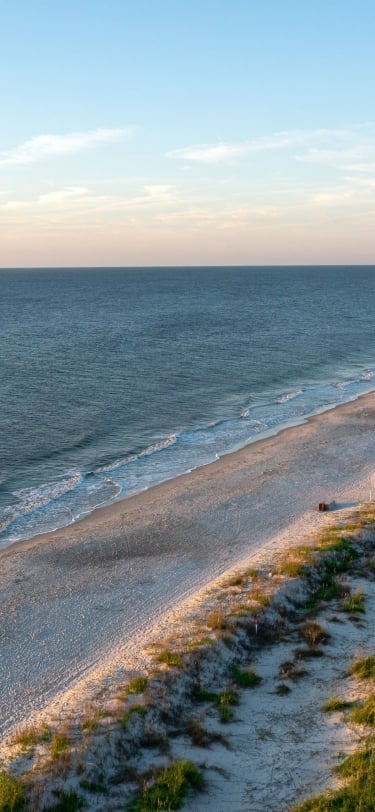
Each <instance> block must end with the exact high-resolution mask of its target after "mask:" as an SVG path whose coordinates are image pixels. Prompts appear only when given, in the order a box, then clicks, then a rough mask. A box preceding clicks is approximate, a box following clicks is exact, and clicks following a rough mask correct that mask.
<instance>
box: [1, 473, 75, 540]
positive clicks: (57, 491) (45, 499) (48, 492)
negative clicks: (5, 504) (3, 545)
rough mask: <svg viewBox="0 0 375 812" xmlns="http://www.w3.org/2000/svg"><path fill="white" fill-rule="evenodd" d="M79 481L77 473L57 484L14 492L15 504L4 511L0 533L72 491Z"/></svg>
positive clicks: (45, 484) (48, 483)
mask: <svg viewBox="0 0 375 812" xmlns="http://www.w3.org/2000/svg"><path fill="white" fill-rule="evenodd" d="M81 481H82V474H80V473H79V472H78V471H77V472H76V473H74V474H72V475H71V476H69V477H65V478H64V479H60V480H59V481H58V482H47V483H44V484H43V485H38V487H36V488H35V487H32V488H21V489H20V490H17V491H14V492H13V496H15V497H16V499H17V503H16V504H15V505H12V506H11V507H10V508H8V509H6V510H5V514H4V518H3V519H2V521H1V523H0V532H3V531H4V530H5V528H6V527H8V525H9V524H11V523H12V522H13V521H14V520H15V519H17V518H18V517H20V516H24V515H25V514H27V513H32V512H33V511H34V510H39V509H40V508H43V507H46V506H47V505H49V504H51V503H52V502H55V501H56V500H57V499H59V498H60V497H62V496H65V494H67V493H69V492H70V491H73V490H74V488H76V487H77V485H79V483H80V482H81Z"/></svg>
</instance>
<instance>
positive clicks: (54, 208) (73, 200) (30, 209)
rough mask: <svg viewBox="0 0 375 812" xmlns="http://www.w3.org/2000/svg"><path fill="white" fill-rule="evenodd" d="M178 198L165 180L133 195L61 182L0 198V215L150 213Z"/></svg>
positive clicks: (172, 203) (169, 204)
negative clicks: (40, 191) (33, 192)
mask: <svg viewBox="0 0 375 812" xmlns="http://www.w3.org/2000/svg"><path fill="white" fill-rule="evenodd" d="M177 200H178V193H177V192H176V190H175V188H174V187H173V186H169V185H167V184H159V185H152V186H144V187H142V189H141V190H140V193H139V194H137V195H133V196H125V195H103V194H98V193H96V192H92V191H91V190H90V189H87V188H86V187H84V186H64V187H63V188H62V189H56V190H54V191H51V192H45V193H43V194H40V195H38V197H35V198H30V199H28V200H27V199H22V198H21V199H12V198H11V199H9V200H7V201H5V202H1V203H0V215H3V217H4V216H5V217H6V216H7V215H9V216H11V217H17V215H18V214H19V215H20V216H22V213H26V214H27V217H28V218H30V217H36V218H39V217H45V216H46V215H47V216H50V215H53V216H55V215H56V216H58V217H62V218H69V216H70V215H73V216H74V217H77V216H83V217H86V216H90V215H91V216H92V215H95V216H101V215H106V214H111V213H112V214H114V215H116V213H118V214H121V213H124V214H129V213H134V212H138V211H141V212H142V211H143V212H145V213H146V214H147V213H150V214H153V213H154V212H159V211H168V210H169V209H170V207H173V206H174V205H175V203H176V202H177Z"/></svg>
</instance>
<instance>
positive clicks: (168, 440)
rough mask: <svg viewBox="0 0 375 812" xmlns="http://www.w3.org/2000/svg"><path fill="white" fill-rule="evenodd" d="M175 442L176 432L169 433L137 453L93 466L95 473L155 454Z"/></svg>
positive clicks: (112, 469)
mask: <svg viewBox="0 0 375 812" xmlns="http://www.w3.org/2000/svg"><path fill="white" fill-rule="evenodd" d="M176 442H177V434H170V435H169V436H168V437H165V438H164V439H163V440H160V441H159V442H157V443H153V444H152V445H150V446H148V447H147V448H144V449H143V451H138V453H137V454H127V455H126V456H125V457H120V459H118V460H115V462H109V463H107V464H106V465H99V466H98V467H97V468H95V473H96V474H101V473H106V472H107V471H115V470H116V468H120V467H121V466H122V465H128V464H129V463H130V462H135V461H136V460H139V459H142V457H150V456H151V454H156V453H157V452H158V451H163V450H164V449H165V448H168V447H169V446H171V445H174V443H176Z"/></svg>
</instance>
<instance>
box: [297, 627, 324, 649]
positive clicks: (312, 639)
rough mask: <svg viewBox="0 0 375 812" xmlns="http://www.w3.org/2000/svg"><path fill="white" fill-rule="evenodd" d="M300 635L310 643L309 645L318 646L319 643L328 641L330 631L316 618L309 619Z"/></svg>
mask: <svg viewBox="0 0 375 812" xmlns="http://www.w3.org/2000/svg"><path fill="white" fill-rule="evenodd" d="M299 634H300V637H302V639H303V640H305V642H306V643H308V645H309V646H312V647H313V648H314V646H316V645H317V644H319V643H326V642H327V640H329V637H330V635H329V632H327V631H326V629H324V628H323V626H321V625H320V623H317V622H316V620H307V621H306V623H304V624H303V626H301V628H300V630H299Z"/></svg>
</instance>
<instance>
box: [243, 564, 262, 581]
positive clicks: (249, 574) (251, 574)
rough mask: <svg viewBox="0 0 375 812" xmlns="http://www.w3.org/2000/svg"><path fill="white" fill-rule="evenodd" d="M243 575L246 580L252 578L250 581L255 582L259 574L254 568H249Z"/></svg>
mask: <svg viewBox="0 0 375 812" xmlns="http://www.w3.org/2000/svg"><path fill="white" fill-rule="evenodd" d="M245 574H246V575H247V577H248V578H252V580H253V581H255V579H256V578H258V575H259V572H258V570H256V569H254V567H249V569H248V570H246V573H245Z"/></svg>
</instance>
